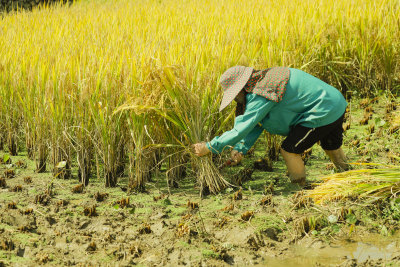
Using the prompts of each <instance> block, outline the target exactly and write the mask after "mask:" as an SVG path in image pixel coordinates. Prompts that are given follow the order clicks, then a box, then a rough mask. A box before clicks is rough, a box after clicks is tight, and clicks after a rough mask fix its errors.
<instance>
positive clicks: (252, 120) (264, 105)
mask: <svg viewBox="0 0 400 267" xmlns="http://www.w3.org/2000/svg"><path fill="white" fill-rule="evenodd" d="M246 101H247V104H246V110H245V112H244V114H243V115H240V116H237V117H236V118H235V125H234V127H233V129H232V130H230V131H227V132H225V133H223V134H222V135H221V136H216V137H215V138H214V139H213V140H211V141H210V142H208V143H206V146H207V148H208V149H209V150H210V151H211V152H212V153H215V154H217V153H221V152H222V151H223V150H224V149H225V148H229V147H232V146H234V145H236V144H237V143H238V142H239V141H240V140H242V139H244V138H245V137H246V136H247V135H249V134H250V132H252V131H253V130H254V128H256V127H257V124H258V123H259V122H260V121H261V120H262V119H263V118H264V117H265V116H266V115H267V114H268V112H269V111H270V110H271V109H272V107H273V106H274V105H275V104H276V103H275V102H273V101H270V100H267V99H266V98H264V97H262V96H258V95H255V94H248V95H247V96H246ZM258 131H260V129H258V128H257V129H256V130H254V133H253V134H252V135H251V137H252V138H249V141H248V144H250V143H251V142H253V144H254V142H255V140H256V139H257V138H258V136H259V135H260V134H261V131H260V132H258ZM257 134H258V136H257V137H256V135H257ZM254 138H255V139H254ZM253 139H254V140H253Z"/></svg>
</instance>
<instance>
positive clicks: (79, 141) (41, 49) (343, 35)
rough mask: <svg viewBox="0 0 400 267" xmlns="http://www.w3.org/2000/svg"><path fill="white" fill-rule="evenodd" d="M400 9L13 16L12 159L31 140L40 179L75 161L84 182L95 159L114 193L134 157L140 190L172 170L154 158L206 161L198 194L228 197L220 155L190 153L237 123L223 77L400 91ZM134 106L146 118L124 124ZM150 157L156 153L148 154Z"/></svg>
mask: <svg viewBox="0 0 400 267" xmlns="http://www.w3.org/2000/svg"><path fill="white" fill-rule="evenodd" d="M248 6H257V7H259V8H256V9H254V8H248ZM310 6H313V7H315V8H312V9H310V8H309V7H310ZM293 10H296V12H293ZM399 10H400V5H399V2H398V1H397V0H376V1H370V0H360V1H346V0H338V1H333V0H328V1H317V0H305V1H298V0H296V1H292V0H283V1H270V2H268V3H265V1H261V0H250V2H248V1H247V2H240V3H238V2H237V1H232V0H227V1H216V0H206V1H205V2H204V1H203V2H198V1H187V2H184V3H181V2H179V1H176V0H165V1H162V2H157V1H142V2H136V1H129V0H120V1H108V0H106V1H76V2H74V3H73V4H72V5H70V6H69V5H61V4H60V5H55V6H51V7H50V6H43V7H41V8H38V9H33V10H32V12H28V11H18V12H12V13H9V14H4V15H2V16H1V17H0V47H1V49H0V103H1V105H0V128H1V131H2V134H3V140H4V139H5V142H7V143H8V147H9V150H10V151H12V153H14V152H15V153H16V152H17V151H18V149H19V148H18V144H22V143H23V142H22V140H25V147H26V149H27V152H28V156H29V157H31V158H35V157H36V159H37V161H38V169H42V167H43V164H44V163H46V161H47V158H48V156H50V157H49V159H50V161H51V162H52V163H53V165H55V164H56V163H57V161H59V160H62V161H64V160H66V161H71V164H72V163H73V162H72V159H71V158H73V157H74V156H76V161H77V164H78V166H79V176H80V179H81V180H82V183H84V184H87V182H88V181H89V180H88V179H89V176H90V173H91V170H92V167H93V163H94V161H95V159H97V160H96V169H97V173H98V176H99V173H100V171H104V177H106V180H107V181H106V184H107V185H110V186H111V185H115V183H116V177H117V176H118V174H119V173H122V171H123V170H124V166H125V160H126V158H127V157H126V153H127V151H129V157H130V158H131V159H130V165H131V168H130V169H131V170H130V172H131V181H134V180H135V179H136V180H137V179H139V180H143V179H142V178H137V177H140V175H139V176H137V175H138V174H133V173H134V172H137V170H136V169H139V170H146V172H147V169H148V168H150V169H153V167H152V166H154V165H156V166H159V165H160V164H161V163H160V162H159V159H155V161H156V162H154V161H153V159H154V158H155V154H154V153H157V155H160V154H163V156H164V157H165V158H163V160H165V161H166V162H168V163H167V165H168V167H167V168H168V172H167V173H168V174H167V175H168V180H172V179H173V177H175V176H176V175H177V174H179V173H180V172H181V171H180V170H179V168H180V167H178V166H182V165H181V164H182V163H183V164H185V165H187V166H190V165H192V166H193V168H192V169H193V171H195V172H196V171H197V169H198V168H203V167H202V166H201V164H202V163H203V161H204V162H205V164H206V167H204V168H205V169H203V170H202V171H201V172H199V173H198V175H199V176H198V181H199V184H201V185H202V187H204V188H206V187H207V186H208V184H210V183H211V184H213V185H212V187H213V189H214V190H216V191H217V190H220V189H221V188H223V187H224V186H226V183H225V182H223V181H222V178H221V177H220V174H218V171H216V173H217V174H216V175H215V177H217V178H215V179H216V180H215V181H213V178H212V177H211V176H210V175H209V174H210V173H213V172H214V171H215V170H214V167H213V165H212V164H211V163H210V161H211V159H210V158H201V159H199V158H195V157H193V154H191V151H190V149H189V147H190V144H192V143H195V142H199V141H208V140H210V139H211V138H212V137H214V136H215V135H218V134H220V133H222V132H223V131H224V130H227V129H228V128H229V126H230V125H232V121H233V113H232V108H233V107H229V108H228V109H226V110H225V111H224V112H222V113H219V112H218V105H219V102H220V97H221V95H222V92H221V90H220V88H219V87H218V86H217V84H218V77H219V76H220V75H221V73H223V71H225V70H226V69H227V68H229V67H231V66H233V65H238V64H242V65H251V66H253V67H255V68H256V69H262V68H266V67H272V66H277V65H285V66H290V67H296V68H300V69H303V70H305V71H308V72H309V73H311V74H313V75H315V76H317V77H319V78H321V79H323V80H324V81H326V82H328V83H330V84H332V85H333V86H335V87H337V88H339V89H340V90H342V92H343V93H346V91H354V93H355V95H356V96H358V95H370V94H374V93H379V92H382V91H383V90H385V92H387V93H388V94H392V93H393V94H395V93H398V92H399V89H400V83H399V81H400V76H399V74H400V71H399V68H400V65H399V64H397V63H396V62H399V59H400V58H399V53H397V51H398V43H399V36H400V32H399V31H400V29H399V27H398V17H399V16H398V14H399ZM238 18H240V21H241V23H237V21H238ZM266 22H267V23H266ZM148 62H157V64H153V63H152V64H148ZM160 66H181V67H179V68H176V67H160ZM149 81H151V82H150V84H151V86H150V85H145V84H144V83H145V82H149ZM139 91H140V92H141V94H140V95H137V92H139ZM132 96H137V99H138V100H139V101H141V104H142V107H140V108H137V107H136V108H135V109H136V110H138V109H139V110H141V111H144V110H146V113H147V114H146V116H145V117H143V116H142V115H140V116H138V114H137V113H136V112H134V114H130V113H125V112H124V113H121V114H114V115H113V112H114V110H115V109H116V108H117V107H119V106H121V105H122V104H123V103H126V102H127V99H130V97H132ZM149 99H150V100H149ZM143 103H146V104H145V105H144V104H143ZM136 104H137V103H136ZM139 106H140V105H139ZM128 121H131V126H129V125H128ZM136 123H137V125H136ZM140 125H146V129H147V132H146V131H143V130H144V128H143V127H142V128H141V127H140ZM389 131H397V130H396V129H395V128H391V129H389ZM132 132H134V134H133V135H132ZM149 136H150V137H151V138H150V137H149ZM0 139H1V138H0ZM135 143H136V144H140V145H137V146H136V145H134V144H135ZM275 143H276V142H275ZM0 144H1V141H0ZM160 149H161V150H162V152H159V150H160ZM140 151H142V152H143V151H146V153H149V156H146V157H145V158H141V156H140ZM156 151H157V152H156ZM133 155H136V156H133ZM150 155H151V156H150ZM157 157H158V156H157ZM68 158H69V160H68ZM147 159H148V160H147ZM187 159H189V160H188V164H186V160H187ZM181 160H182V161H183V162H180V161H181ZM139 162H141V163H139ZM133 166H134V168H133ZM178 170H179V171H178ZM175 171H177V173H174V172H175ZM202 173H203V174H202ZM207 173H208V174H207ZM206 174H207V175H206ZM201 177H203V178H201ZM205 177H208V178H205ZM218 177H219V178H218ZM147 178H148V177H147ZM147 178H146V179H147ZM143 181H144V180H143ZM207 181H208V182H207ZM218 185H219V186H218Z"/></svg>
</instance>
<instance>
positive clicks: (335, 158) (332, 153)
mask: <svg viewBox="0 0 400 267" xmlns="http://www.w3.org/2000/svg"><path fill="white" fill-rule="evenodd" d="M325 153H326V154H327V155H328V156H329V158H330V159H331V161H332V162H333V164H334V165H335V167H336V168H337V169H338V170H339V171H347V170H349V169H350V166H349V164H347V162H346V156H345V155H344V152H343V150H342V148H338V149H336V150H325Z"/></svg>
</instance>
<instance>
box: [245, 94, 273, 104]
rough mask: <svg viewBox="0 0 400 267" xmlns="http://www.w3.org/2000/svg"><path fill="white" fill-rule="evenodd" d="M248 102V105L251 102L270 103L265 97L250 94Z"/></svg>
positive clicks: (247, 97)
mask: <svg viewBox="0 0 400 267" xmlns="http://www.w3.org/2000/svg"><path fill="white" fill-rule="evenodd" d="M246 101H247V103H249V102H264V103H265V102H267V101H268V99H266V98H265V97H263V96H260V95H257V94H253V93H248V94H247V95H246Z"/></svg>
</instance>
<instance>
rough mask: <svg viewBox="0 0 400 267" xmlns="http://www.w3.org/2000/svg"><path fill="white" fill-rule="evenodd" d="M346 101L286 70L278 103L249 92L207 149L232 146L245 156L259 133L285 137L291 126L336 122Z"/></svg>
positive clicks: (315, 81) (313, 80)
mask: <svg viewBox="0 0 400 267" xmlns="http://www.w3.org/2000/svg"><path fill="white" fill-rule="evenodd" d="M346 106H347V102H346V100H345V99H344V97H343V95H342V94H341V93H340V92H339V91H338V90H337V89H336V88H334V87H333V86H330V85H329V84H327V83H325V82H323V81H321V80H319V79H318V78H316V77H314V76H312V75H310V74H308V73H306V72H304V71H301V70H298V69H292V68H291V69H290V78H289V81H288V84H287V85H286V92H285V94H284V96H283V98H282V100H281V101H280V102H278V103H277V102H274V101H271V100H268V99H266V98H265V97H262V96H259V95H256V94H252V93H249V94H247V95H246V110H245V112H244V114H243V115H240V116H237V117H236V118H235V124H234V127H233V129H232V130H230V131H227V132H225V133H223V134H222V135H221V136H216V137H215V138H214V139H212V140H211V141H210V142H207V144H206V145H207V147H208V148H209V149H210V150H211V151H212V152H213V153H221V152H222V151H223V150H224V149H227V148H230V147H234V149H235V150H237V151H239V152H242V153H243V154H246V153H247V151H248V150H249V149H250V148H251V147H252V146H253V144H254V143H255V142H256V140H257V139H258V137H259V136H260V135H261V133H262V132H263V130H266V131H268V132H269V133H271V134H278V135H283V136H287V135H288V134H289V131H290V129H291V128H292V127H293V126H295V125H298V124H300V125H302V126H304V127H309V128H317V127H321V126H325V125H328V124H330V123H332V122H334V121H336V120H337V119H339V118H340V117H341V116H342V115H343V113H344V112H345V110H346Z"/></svg>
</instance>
